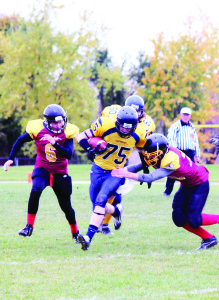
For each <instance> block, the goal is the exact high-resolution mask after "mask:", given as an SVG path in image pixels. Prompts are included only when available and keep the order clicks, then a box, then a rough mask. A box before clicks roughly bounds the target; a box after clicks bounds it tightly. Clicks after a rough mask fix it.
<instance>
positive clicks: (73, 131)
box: [65, 123, 79, 139]
mask: <svg viewBox="0 0 219 300" xmlns="http://www.w3.org/2000/svg"><path fill="white" fill-rule="evenodd" d="M78 133H79V128H78V127H77V126H75V125H73V124H70V123H67V126H66V129H65V135H66V138H67V139H74V138H75V137H76V136H77V135H78Z"/></svg>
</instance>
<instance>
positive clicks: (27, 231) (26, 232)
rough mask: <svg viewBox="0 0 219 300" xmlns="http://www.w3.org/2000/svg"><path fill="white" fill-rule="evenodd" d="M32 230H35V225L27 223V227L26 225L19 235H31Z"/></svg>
mask: <svg viewBox="0 0 219 300" xmlns="http://www.w3.org/2000/svg"><path fill="white" fill-rule="evenodd" d="M32 232H33V226H32V225H29V224H27V225H26V227H24V228H23V229H21V230H20V231H19V232H18V234H19V235H22V236H24V237H26V236H31V235H32Z"/></svg>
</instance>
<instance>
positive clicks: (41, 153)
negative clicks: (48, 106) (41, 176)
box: [26, 119, 79, 174]
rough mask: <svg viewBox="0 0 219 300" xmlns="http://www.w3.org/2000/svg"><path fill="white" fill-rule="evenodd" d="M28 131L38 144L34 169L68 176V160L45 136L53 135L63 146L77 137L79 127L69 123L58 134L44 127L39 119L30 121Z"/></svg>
mask: <svg viewBox="0 0 219 300" xmlns="http://www.w3.org/2000/svg"><path fill="white" fill-rule="evenodd" d="M26 131H27V133H28V134H29V135H30V136H31V137H32V139H33V140H35V142H36V151H37V157H36V163H35V167H34V168H39V167H43V168H45V169H46V170H47V171H48V172H49V173H51V174H57V173H59V174H67V173H68V159H67V158H65V157H63V156H62V155H61V154H60V153H59V152H58V151H57V150H56V149H55V148H54V147H53V146H52V145H51V144H50V143H49V141H48V140H46V139H45V137H44V136H45V134H49V135H51V136H52V137H53V138H54V139H55V140H56V141H57V142H58V143H59V145H61V146H63V144H64V143H65V141H66V140H67V139H73V138H75V137H76V135H77V134H78V132H79V129H78V127H77V126H75V125H73V124H69V123H67V126H66V128H65V130H64V131H63V132H61V133H58V134H56V133H52V132H50V131H49V130H48V129H47V128H46V127H45V126H44V124H43V120H41V119H38V120H33V121H29V122H28V124H27V128H26Z"/></svg>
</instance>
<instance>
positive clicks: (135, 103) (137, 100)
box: [125, 95, 144, 119]
mask: <svg viewBox="0 0 219 300" xmlns="http://www.w3.org/2000/svg"><path fill="white" fill-rule="evenodd" d="M125 105H128V106H131V107H133V108H134V109H135V110H136V111H137V113H138V119H141V117H142V115H143V113H144V100H143V99H142V98H141V97H140V96H138V95H132V96H129V97H128V98H127V99H126V101H125Z"/></svg>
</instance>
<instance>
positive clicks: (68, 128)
mask: <svg viewBox="0 0 219 300" xmlns="http://www.w3.org/2000/svg"><path fill="white" fill-rule="evenodd" d="M43 115H44V120H42V119H38V120H33V121H29V122H28V124H27V128H26V133H25V134H23V135H21V136H20V137H19V138H18V139H17V141H16V142H15V143H14V145H13V147H12V150H11V153H10V155H9V158H8V161H7V162H6V163H5V164H4V167H3V168H4V170H5V171H7V170H8V167H9V166H10V165H11V164H12V163H13V160H14V158H15V156H16V154H17V152H18V151H19V149H20V148H21V147H22V145H23V144H24V143H26V142H30V141H32V140H34V141H35V143H36V152H37V156H36V163H35V166H34V170H33V173H32V189H31V193H30V197H29V203H28V212H27V225H26V227H24V228H23V229H22V230H20V231H19V235H22V236H24V237H26V236H31V235H32V232H33V227H34V222H35V218H36V214H37V211H38V207H39V199H40V196H41V194H42V191H43V190H44V189H45V188H46V187H47V186H49V185H50V181H51V179H52V185H51V186H52V188H53V190H54V192H55V194H56V196H57V199H58V201H59V205H60V207H61V209H62V211H63V212H64V213H65V216H66V219H67V220H68V222H69V225H70V228H71V233H72V237H73V239H74V240H75V242H76V243H78V242H77V236H78V233H79V230H78V227H77V222H76V217H75V211H74V209H73V208H72V206H71V194H72V180H71V177H70V176H69V175H68V160H69V159H71V157H72V154H73V139H74V138H75V137H76V135H77V134H78V132H79V129H78V127H77V126H75V125H73V124H69V123H67V116H66V112H65V111H64V109H63V108H62V107H61V106H59V105H57V104H51V105H48V106H47V107H46V108H45V110H44V112H43Z"/></svg>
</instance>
